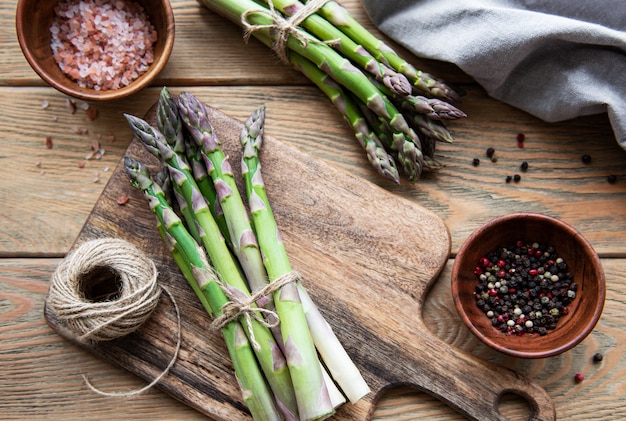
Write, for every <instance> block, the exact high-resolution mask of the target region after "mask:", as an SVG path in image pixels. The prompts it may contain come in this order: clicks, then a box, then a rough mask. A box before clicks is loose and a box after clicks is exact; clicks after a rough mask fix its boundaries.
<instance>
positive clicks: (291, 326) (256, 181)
mask: <svg viewBox="0 0 626 421" xmlns="http://www.w3.org/2000/svg"><path fill="white" fill-rule="evenodd" d="M262 118H264V112H263V111H262V109H261V110H258V111H257V112H256V113H253V115H252V116H251V117H250V118H249V119H248V120H247V121H246V127H247V129H248V131H247V133H246V134H245V135H242V136H241V141H242V148H243V158H242V166H243V168H242V173H243V177H244V181H245V184H246V194H247V196H248V203H249V205H250V213H251V215H252V222H253V225H254V229H255V232H256V233H257V238H258V242H259V247H260V248H261V252H262V253H263V258H264V263H265V268H266V269H267V274H268V276H269V279H270V282H275V281H277V280H279V279H280V278H282V277H284V276H289V275H290V274H292V273H293V270H292V268H291V264H290V261H289V257H288V255H287V251H286V250H285V246H284V244H283V242H282V240H281V239H280V233H279V231H278V226H277V224H276V220H275V219H274V215H273V212H272V210H271V207H270V204H269V201H268V199H267V195H266V192H265V185H264V183H263V179H262V175H261V167H260V162H259V160H258V154H257V153H258V148H259V147H260V143H261V142H262V136H259V135H258V134H255V133H254V132H255V129H254V128H256V131H257V132H258V127H260V126H262V120H261V119H262ZM251 128H252V130H251ZM274 304H275V306H276V309H277V311H278V315H279V317H280V320H281V324H280V327H281V332H282V337H283V341H284V346H285V350H286V351H285V354H286V355H285V356H286V358H287V364H288V365H289V371H290V373H291V378H292V380H293V383H294V388H295V389H296V393H297V395H296V396H297V398H298V409H299V410H300V418H301V419H315V418H325V417H328V416H330V415H332V414H333V413H334V409H333V405H332V402H331V400H330V396H329V393H328V389H327V387H326V383H325V381H324V377H323V373H322V370H321V369H320V362H319V358H318V355H317V351H316V349H315V344H314V342H313V338H312V336H311V332H310V331H309V329H308V328H303V326H307V320H306V315H305V313H304V309H303V307H302V302H301V299H300V295H299V292H298V288H297V284H296V283H295V282H291V283H287V284H285V285H283V286H282V287H281V288H280V289H279V290H278V291H276V292H275V293H274Z"/></svg>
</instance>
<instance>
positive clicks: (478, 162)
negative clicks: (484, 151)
mask: <svg viewBox="0 0 626 421" xmlns="http://www.w3.org/2000/svg"><path fill="white" fill-rule="evenodd" d="M472 165H473V166H475V167H477V166H479V165H480V159H478V158H474V159H473V160H472Z"/></svg>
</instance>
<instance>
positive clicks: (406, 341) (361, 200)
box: [45, 109, 555, 421]
mask: <svg viewBox="0 0 626 421" xmlns="http://www.w3.org/2000/svg"><path fill="white" fill-rule="evenodd" d="M210 111H211V114H212V123H213V125H214V129H215V131H216V132H217V134H218V135H219V136H220V138H221V140H222V142H223V144H224V149H225V151H226V153H227V154H228V155H229V157H230V159H231V162H232V163H233V166H236V165H237V163H238V162H239V159H240V151H239V132H240V129H241V122H239V121H237V120H235V119H233V118H231V117H229V116H227V115H224V114H223V113H221V112H220V111H218V110H215V109H211V110H210ZM146 119H147V120H148V121H151V122H153V121H154V110H151V111H149V112H148V114H147V117H146ZM127 155H130V156H133V157H135V158H138V159H140V160H141V161H143V162H145V163H148V164H149V165H151V166H152V168H155V164H156V160H155V159H154V158H153V157H152V156H151V155H149V154H148V153H147V152H146V151H145V150H144V149H143V147H142V146H141V145H140V144H139V143H138V141H136V140H133V142H132V143H131V144H130V146H129V148H128V150H127ZM261 161H262V163H263V169H264V179H265V182H266V185H267V190H268V195H269V199H270V201H271V203H272V206H273V209H274V212H275V213H276V219H277V222H278V224H279V227H280V229H281V235H282V238H283V240H284V242H285V244H286V247H287V251H288V253H289V255H290V258H291V261H292V265H293V267H294V269H296V270H297V271H299V272H300V273H301V274H302V276H303V284H304V286H305V287H306V288H307V290H308V291H309V293H310V295H311V296H312V298H313V299H314V301H315V302H316V303H317V305H318V306H319V308H320V309H321V311H322V312H323V314H324V315H325V316H326V318H327V320H328V321H329V323H330V324H331V325H332V326H333V328H334V330H335V333H336V334H337V336H338V337H339V339H340V340H341V342H342V343H343V344H344V346H345V348H346V350H347V351H348V353H349V354H350V355H351V356H352V358H353V359H354V361H355V362H356V363H357V365H358V367H359V368H360V369H361V370H362V373H363V375H364V377H365V379H366V381H367V382H368V384H369V386H370V388H371V389H372V393H370V394H369V395H368V396H366V397H365V398H364V399H362V400H361V401H360V402H358V403H357V404H355V405H352V404H346V405H343V406H342V407H341V408H340V409H339V410H338V412H337V415H336V416H335V417H334V418H333V419H335V420H342V421H348V420H359V421H360V420H367V419H369V418H370V416H371V413H372V411H373V409H374V406H375V403H376V401H377V400H378V398H379V397H380V395H381V392H382V391H383V390H384V389H386V388H388V387H392V386H394V385H399V384H402V385H414V386H415V387H417V388H419V389H421V390H424V391H426V392H428V393H430V394H432V395H434V396H435V397H437V398H439V399H440V400H442V401H443V402H445V403H447V404H449V405H450V406H452V407H453V408H455V409H457V410H458V411H459V412H461V413H463V414H465V415H466V416H467V417H469V418H470V419H474V420H499V419H502V417H501V416H500V415H499V414H498V411H497V408H498V401H499V398H500V396H502V395H503V394H504V393H517V394H519V395H521V396H523V397H525V398H526V399H527V400H528V401H529V404H530V408H531V412H532V417H531V418H532V419H536V420H553V419H555V409H554V406H553V404H552V402H551V400H550V398H549V396H548V395H547V394H546V392H545V391H544V390H543V389H542V388H541V387H540V386H538V385H537V384H535V383H533V382H532V381H530V380H529V379H527V378H525V377H523V376H521V375H519V374H518V373H516V372H513V371H510V370H508V369H505V368H502V367H497V366H494V365H492V364H487V363H486V362H483V361H481V360H479V359H477V358H475V357H473V356H471V355H469V354H467V353H464V352H462V351H460V350H458V349H456V348H453V347H451V346H450V345H449V344H446V343H445V342H443V341H441V340H440V339H438V338H437V337H435V336H433V334H431V333H430V332H429V330H428V328H427V327H426V326H425V324H424V322H423V320H422V306H423V303H424V298H425V296H426V294H427V291H428V288H429V287H430V285H431V284H432V282H433V281H434V280H435V279H436V277H437V276H438V275H439V273H440V272H441V270H442V268H443V267H444V265H445V263H446V260H447V259H448V258H449V253H450V234H449V231H448V229H447V227H446V225H445V224H444V223H443V221H442V220H441V219H440V218H439V217H438V216H437V215H435V214H434V213H432V212H430V211H429V210H426V209H424V208H422V207H420V206H418V205H416V204H414V203H412V202H409V201H408V200H405V199H403V198H401V197H398V196H396V195H393V194H391V193H389V192H388V191H386V190H384V189H381V188H379V187H378V186H375V185H373V184H370V183H368V182H366V181H364V180H362V179H359V178H357V177H354V176H352V175H350V174H348V173H345V172H342V171H340V170H338V169H336V168H334V167H331V166H329V165H327V164H325V163H323V162H321V161H319V160H316V159H314V158H312V157H310V156H307V155H305V154H303V153H301V152H298V151H297V150H295V149H293V148H291V147H289V146H286V145H285V144H283V143H281V142H279V141H277V140H275V139H273V138H271V137H269V136H266V139H265V143H264V147H263V151H262V154H261ZM122 195H127V196H128V197H129V198H130V201H129V202H128V203H127V204H126V205H123V206H120V205H118V204H117V199H118V197H120V196H122ZM103 237H116V238H122V239H125V240H127V241H129V242H131V243H134V244H135V245H137V246H138V247H140V248H141V249H142V250H144V251H145V252H146V253H147V254H148V255H149V256H150V257H151V258H152V259H154V261H155V263H156V264H157V267H158V269H159V272H160V275H159V282H160V283H161V284H162V285H164V286H166V287H167V288H168V289H169V291H171V292H172V294H173V295H174V297H175V300H176V302H177V304H178V305H179V307H180V311H181V316H182V320H183V323H182V335H183V342H182V348H181V351H180V355H179V358H178V360H177V362H176V364H175V365H174V367H173V368H172V370H171V371H170V372H169V374H168V375H167V376H165V378H164V379H162V381H161V382H160V383H159V384H158V387H159V388H161V389H162V390H164V391H166V392H167V393H169V394H170V395H171V396H173V397H175V398H177V399H179V400H180V401H182V402H184V403H186V404H188V405H190V406H192V407H194V408H196V409H197V410H198V411H200V412H202V413H204V414H206V415H208V416H210V417H211V418H214V419H216V420H223V421H232V420H244V419H249V418H250V416H249V413H248V412H247V410H246V408H245V406H244V404H243V403H242V400H241V395H240V391H239V389H238V387H237V383H236V380H235V378H234V375H233V369H232V366H231V363H230V360H229V358H228V353H227V350H226V347H225V345H224V341H223V339H222V337H221V335H220V334H219V333H216V332H213V331H211V329H210V328H209V323H210V319H209V318H208V316H207V315H206V314H205V312H204V310H203V308H202V307H201V306H200V304H199V303H198V300H197V298H196V297H195V295H194V293H193V292H192V290H191V288H190V287H188V285H187V283H186V282H185V281H184V279H183V278H182V276H181V275H180V273H179V272H178V268H177V267H176V265H175V263H174V261H173V260H172V259H171V257H170V256H169V254H168V252H167V250H166V249H165V247H164V245H163V244H162V240H161V238H160V236H159V234H158V232H157V230H156V228H155V218H154V216H153V215H152V213H151V211H150V210H149V208H148V205H147V202H146V201H145V199H144V198H143V197H142V195H141V194H140V192H138V191H136V190H134V189H133V188H132V187H130V185H129V182H128V178H127V176H126V174H125V172H124V170H123V166H122V164H121V163H120V165H118V167H117V168H116V169H115V171H114V173H113V175H112V177H111V179H110V181H109V183H108V184H107V186H106V188H105V189H104V191H103V193H102V196H101V197H100V198H99V200H98V202H97V203H96V206H95V207H94V209H93V211H92V213H91V215H90V217H89V219H88V220H87V222H86V224H85V226H84V228H83V229H82V231H81V232H80V234H79V236H78V238H77V240H76V243H75V244H74V247H76V246H78V245H79V244H81V243H83V242H85V241H88V240H91V239H96V238H103ZM45 317H46V319H47V321H48V323H49V324H50V326H51V327H52V328H53V329H54V330H55V331H57V332H58V333H59V334H60V335H62V336H63V337H65V338H66V339H68V340H69V341H71V342H73V343H75V344H77V345H79V346H82V347H84V348H86V349H87V350H88V351H90V352H91V353H93V354H94V355H96V356H97V357H99V358H102V359H103V360H106V361H109V362H111V363H112V364H115V365H118V366H121V367H123V368H124V369H126V370H128V371H130V372H132V373H134V374H136V375H138V376H140V377H141V378H143V379H145V380H146V381H148V382H149V381H151V380H152V379H154V378H155V377H156V376H157V375H158V374H160V373H161V372H162V370H163V369H164V368H165V366H166V365H167V364H168V362H169V360H170V358H171V356H172V354H173V352H174V349H175V343H176V318H175V311H174V309H173V306H172V304H171V303H170V302H169V300H168V299H167V298H166V297H165V296H162V297H161V301H160V303H159V305H158V307H157V310H156V311H155V313H154V314H153V315H152V316H151V318H150V320H149V321H148V322H146V323H145V324H144V325H143V326H142V327H141V328H140V329H139V330H138V331H136V332H135V333H132V334H130V335H128V336H126V337H124V338H122V339H118V340H114V341H111V342H106V343H94V344H89V345H86V344H83V343H80V342H78V341H77V339H76V337H75V335H74V334H73V333H72V332H70V331H68V330H67V329H66V328H65V326H63V324H62V323H60V322H59V320H58V319H56V317H55V315H54V314H53V313H52V312H51V311H50V309H49V308H48V307H46V310H45Z"/></svg>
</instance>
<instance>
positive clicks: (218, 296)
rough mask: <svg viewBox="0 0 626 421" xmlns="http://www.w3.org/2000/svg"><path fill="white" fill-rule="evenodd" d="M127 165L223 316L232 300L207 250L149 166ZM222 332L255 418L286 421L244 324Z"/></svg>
mask: <svg viewBox="0 0 626 421" xmlns="http://www.w3.org/2000/svg"><path fill="white" fill-rule="evenodd" d="M124 167H125V170H126V173H127V174H128V176H129V179H130V182H131V184H132V185H133V186H134V187H135V188H137V189H139V190H141V191H142V192H143V193H144V196H145V197H146V198H147V199H148V201H149V203H150V209H151V210H152V211H153V213H154V214H155V216H156V217H157V220H158V224H159V226H160V227H161V228H160V229H161V230H162V231H163V232H164V233H167V236H166V238H170V239H171V240H170V246H171V247H174V249H175V250H176V251H177V253H176V256H178V257H177V259H176V261H177V262H184V263H183V267H181V270H182V271H183V273H185V274H186V277H187V279H188V281H189V280H190V279H191V280H192V282H191V285H192V287H193V289H194V291H195V292H196V294H198V297H199V298H200V301H201V302H202V304H203V305H204V306H205V309H206V311H207V312H208V313H209V314H213V315H217V316H219V315H220V314H221V312H222V307H223V306H224V304H226V303H227V302H228V299H227V298H226V296H225V295H224V293H223V291H222V289H221V288H220V287H219V286H218V285H217V283H216V282H215V276H214V274H213V273H212V271H211V270H210V266H209V264H208V262H207V260H206V257H205V255H204V252H203V250H202V249H201V247H200V246H199V245H198V243H196V241H195V240H194V239H193V237H192V236H191V234H190V233H189V232H188V231H187V230H186V228H185V227H184V225H183V223H182V221H181V220H180V219H179V218H178V216H177V215H176V213H175V212H174V211H173V210H172V208H171V207H170V206H169V205H168V204H167V202H166V201H165V200H164V194H163V192H162V190H161V189H160V187H159V186H158V185H156V184H155V183H154V182H153V180H152V179H151V178H150V175H149V173H148V170H147V168H146V167H145V166H143V165H142V164H141V163H139V162H138V161H137V160H135V159H133V158H131V157H125V158H124ZM222 335H223V337H224V340H225V342H226V345H227V348H228V352H229V355H230V358H231V360H232V362H233V367H234V369H235V375H236V377H237V380H238V382H239V385H240V388H241V391H242V396H243V399H244V402H245V403H246V405H247V407H248V409H249V410H250V412H251V414H252V416H253V417H254V419H259V420H261V419H262V420H277V421H278V420H282V419H283V418H282V416H281V414H280V412H279V411H278V410H277V409H276V406H275V404H274V398H273V396H272V393H271V392H270V391H269V389H268V388H267V385H266V383H265V379H264V377H263V375H262V373H261V370H260V369H259V367H258V364H257V361H256V358H255V355H254V353H253V351H252V347H251V346H250V343H249V341H248V339H247V337H246V335H245V334H244V332H243V330H242V328H241V325H239V323H238V322H235V321H232V322H230V323H228V324H227V325H225V326H224V327H223V328H222Z"/></svg>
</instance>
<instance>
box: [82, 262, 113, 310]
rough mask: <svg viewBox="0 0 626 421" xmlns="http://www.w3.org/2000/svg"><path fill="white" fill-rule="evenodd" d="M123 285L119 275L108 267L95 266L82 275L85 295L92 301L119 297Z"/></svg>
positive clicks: (96, 301) (111, 299)
mask: <svg viewBox="0 0 626 421" xmlns="http://www.w3.org/2000/svg"><path fill="white" fill-rule="evenodd" d="M121 287H122V283H121V282H120V279H119V275H118V274H117V273H116V272H115V271H113V270H111V269H110V268H107V267H95V268H93V269H92V270H91V271H89V272H87V273H86V274H84V275H83V276H82V278H81V280H80V284H79V288H80V292H81V293H82V295H83V297H85V299H87V300H89V301H91V302H92V303H101V302H105V301H113V300H116V299H118V298H119V297H120V295H121V290H120V288H121Z"/></svg>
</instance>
